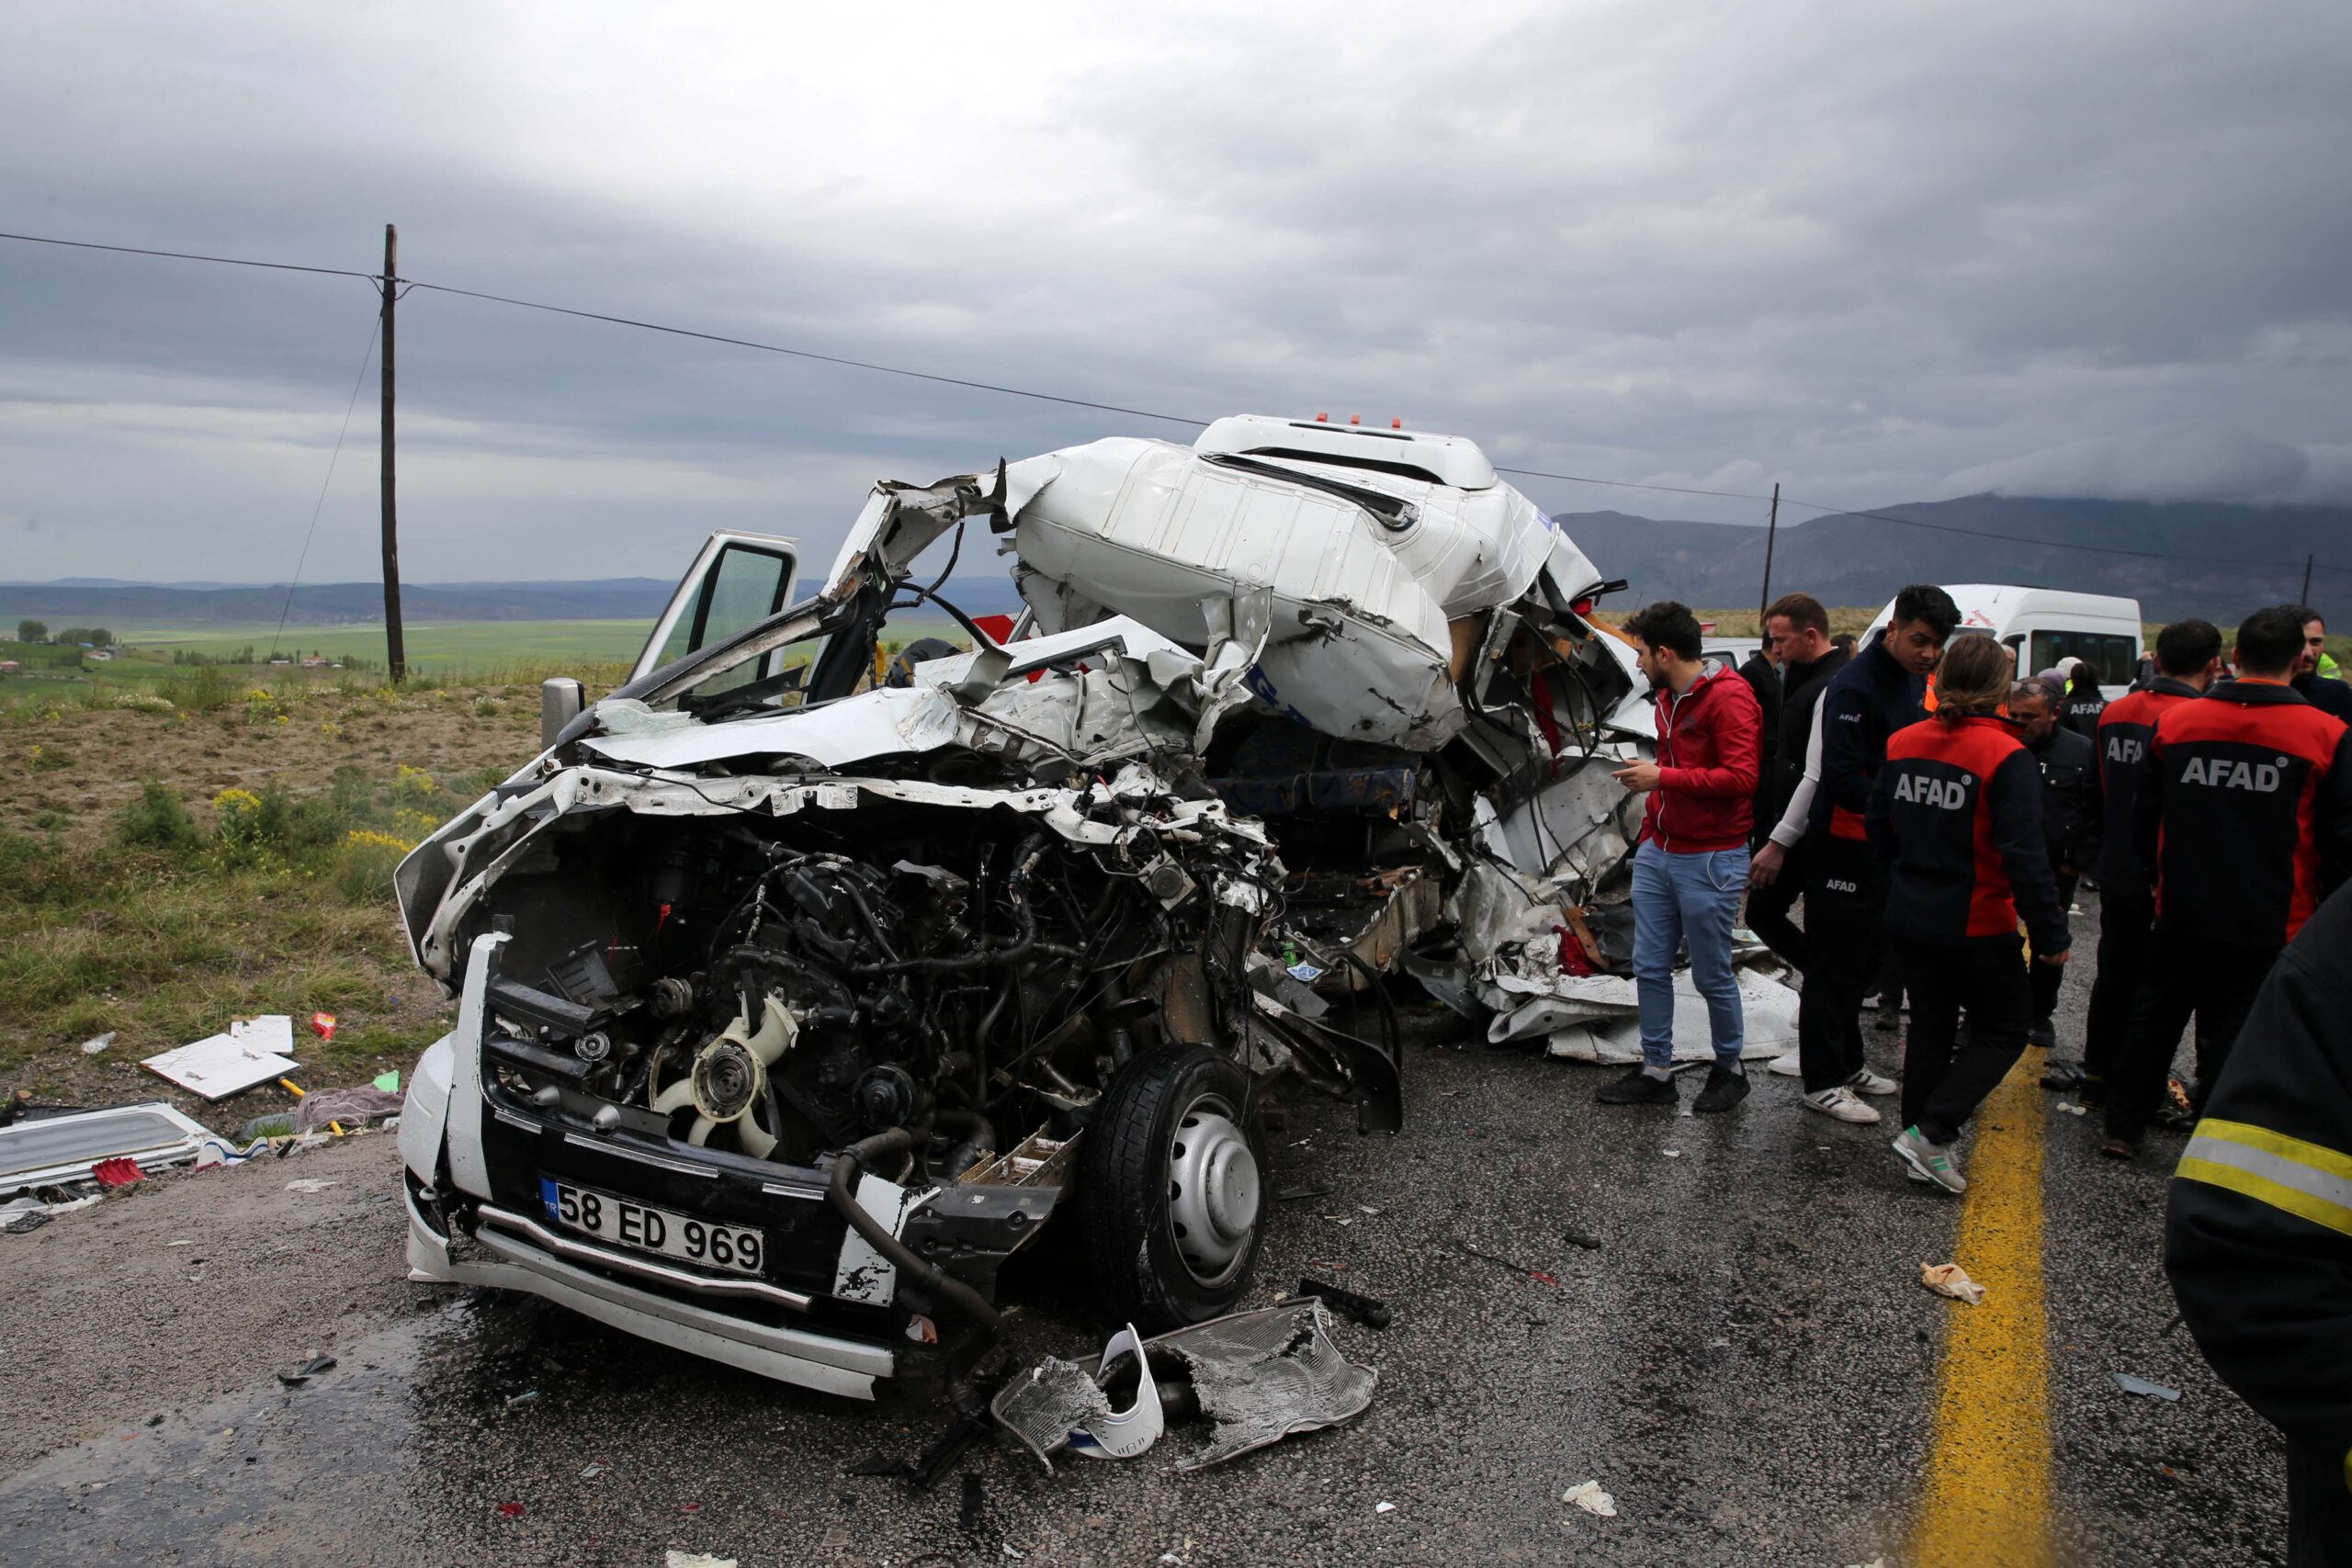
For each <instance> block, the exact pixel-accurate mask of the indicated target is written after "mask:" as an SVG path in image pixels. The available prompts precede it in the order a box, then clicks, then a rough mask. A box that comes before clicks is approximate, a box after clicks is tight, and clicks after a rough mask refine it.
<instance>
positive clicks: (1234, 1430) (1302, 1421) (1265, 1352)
mask: <svg viewBox="0 0 2352 1568" xmlns="http://www.w3.org/2000/svg"><path fill="white" fill-rule="evenodd" d="M1330 1329H1331V1319H1330V1316H1329V1314H1328V1313H1327V1312H1326V1311H1325V1310H1324V1307H1323V1303H1321V1302H1318V1301H1313V1300H1309V1301H1304V1302H1295V1303H1290V1304H1288V1305H1285V1306H1277V1307H1268V1308H1265V1309H1264V1310H1263V1311H1260V1312H1244V1313H1235V1314H1232V1315H1230V1316H1227V1317H1220V1318H1214V1319H1211V1320H1210V1321H1209V1322H1207V1323H1202V1324H1195V1325H1193V1326H1192V1327H1190V1328H1180V1329H1177V1330H1175V1331H1174V1332H1173V1333H1170V1334H1163V1335H1160V1336H1159V1337H1158V1338H1155V1339H1147V1340H1145V1341H1143V1353H1144V1356H1145V1359H1146V1369H1147V1371H1148V1373H1149V1375H1148V1376H1147V1377H1145V1378H1144V1379H1143V1380H1142V1382H1141V1383H1139V1385H1138V1388H1137V1397H1136V1407H1135V1409H1133V1410H1131V1411H1129V1412H1126V1413H1125V1415H1124V1416H1122V1415H1119V1414H1115V1413H1114V1411H1113V1410H1112V1408H1111V1400H1110V1396H1109V1395H1108V1394H1106V1393H1104V1392H1103V1382H1104V1381H1105V1379H1107V1377H1108V1375H1109V1373H1110V1371H1111V1369H1112V1367H1113V1366H1114V1364H1116V1363H1117V1362H1118V1361H1119V1360H1120V1359H1123V1358H1125V1356H1127V1355H1129V1354H1131V1353H1133V1350H1134V1333H1135V1331H1134V1330H1133V1329H1132V1328H1127V1329H1122V1330H1121V1331H1120V1332H1119V1333H1118V1334H1115V1335H1114V1336H1113V1337H1111V1341H1110V1343H1109V1344H1108V1345H1106V1346H1104V1347H1103V1357H1102V1360H1101V1362H1100V1363H1099V1364H1098V1365H1097V1366H1096V1368H1095V1370H1094V1371H1091V1372H1090V1371H1087V1370H1086V1369H1085V1368H1084V1367H1082V1366H1080V1365H1079V1364H1078V1363H1077V1362H1075V1361H1065V1360H1063V1359H1060V1358H1059V1357H1056V1356H1048V1357H1046V1359H1044V1360H1043V1361H1041V1362H1039V1363H1038V1364H1037V1365H1036V1366H1035V1367H1033V1368H1031V1369H1030V1371H1029V1373H1028V1375H1027V1376H1025V1377H1021V1378H1016V1379H1014V1380H1013V1381H1012V1382H1010V1383H1008V1384H1006V1385H1005V1387H1004V1388H1003V1389H1002V1390H1001V1391H1000V1392H999V1393H998V1394H997V1396H996V1398H995V1399H994V1400H992V1401H991V1402H990V1403H989V1410H990V1412H991V1413H992V1414H993V1415H994V1416H996V1419H997V1421H998V1423H999V1424H1000V1425H1001V1426H1002V1427H1004V1429H1005V1430H1006V1431H1008V1432H1011V1433H1012V1435H1013V1437H1014V1438H1017V1439H1018V1440H1019V1441H1020V1443H1021V1445H1022V1446H1023V1448H1025V1449H1027V1450H1029V1451H1030V1452H1031V1453H1034V1454H1035V1455H1036V1456H1037V1458H1038V1459H1039V1460H1040V1461H1043V1462H1044V1464H1045V1466H1046V1469H1047V1470H1051V1469H1053V1467H1054V1462H1053V1460H1052V1458H1051V1457H1050V1456H1051V1455H1053V1454H1055V1453H1057V1452H1058V1451H1060V1450H1062V1449H1064V1448H1066V1447H1070V1446H1072V1445H1073V1443H1074V1441H1078V1442H1079V1446H1080V1451H1091V1447H1090V1446H1088V1445H1094V1444H1099V1445H1100V1446H1101V1447H1102V1448H1103V1450H1104V1451H1105V1452H1106V1453H1108V1454H1109V1455H1110V1457H1114V1458H1122V1459H1124V1458H1130V1457H1132V1456H1133V1455H1135V1454H1138V1453H1141V1452H1142V1451H1143V1450H1145V1449H1147V1448H1148V1447H1150V1446H1151V1443H1152V1441H1155V1440H1157V1438H1158V1428H1157V1423H1156V1420H1154V1419H1151V1417H1156V1416H1157V1415H1158V1411H1159V1401H1158V1396H1157V1393H1156V1391H1153V1388H1152V1385H1153V1382H1154V1380H1155V1379H1157V1378H1159V1377H1161V1376H1165V1375H1167V1373H1168V1372H1169V1371H1170V1370H1173V1369H1176V1368H1181V1369H1182V1371H1184V1372H1185V1373H1186V1374H1187V1375H1188V1376H1189V1377H1190V1379H1191V1381H1192V1385H1193V1394H1194V1396H1195V1397H1196V1398H1197V1399H1198V1400H1199V1402H1200V1407H1201V1413H1202V1414H1203V1415H1204V1416H1208V1417H1209V1418H1210V1419H1211V1420H1212V1421H1214V1422H1215V1423H1216V1426H1215V1428H1214V1429H1213V1430H1212V1431H1211V1433H1210V1434H1209V1438H1208V1441H1206V1442H1205V1443H1204V1444H1202V1445H1201V1446H1200V1447H1199V1448H1197V1449H1195V1450H1193V1451H1192V1452H1191V1453H1189V1454H1187V1455H1185V1457H1184V1458H1182V1459H1181V1460H1179V1461H1177V1462H1176V1468H1177V1469H1178V1470H1186V1471H1190V1470H1205V1469H1207V1468H1208V1467H1209V1466H1211V1465H1215V1464H1223V1463H1224V1462H1225V1461H1227V1460H1230V1459H1237V1458H1238V1457H1239V1456H1241V1455H1242V1454H1246V1453H1249V1452H1250V1451H1251V1450H1255V1449H1262V1448H1264V1447H1266V1446H1267V1445H1268V1444H1270V1443H1275V1442H1279V1441H1281V1440H1282V1439H1283V1438H1287V1437H1289V1436H1291V1435H1292V1434H1293V1433H1295V1432H1313V1431H1317V1430H1319V1429H1320V1428H1322V1427H1336V1426H1338V1425H1340V1423H1341V1422H1343V1421H1351V1420H1353V1419H1354V1418H1355V1417H1356V1416H1361V1415H1363V1412H1364V1411H1365V1410H1366V1409H1367V1408H1368V1407H1369V1406H1370V1405H1371V1404H1372V1391H1373V1388H1374V1385H1375V1384H1376V1383H1378V1382H1379V1381H1380V1374H1379V1372H1377V1371H1374V1369H1372V1368H1370V1367H1365V1366H1359V1365H1357V1364H1356V1363H1355V1362H1353V1361H1351V1360H1349V1359H1347V1357H1345V1356H1344V1355H1342V1354H1340V1348H1339V1346H1338V1345H1336V1344H1334V1343H1333V1342H1332V1339H1331V1333H1330ZM1123 1421H1126V1422H1133V1423H1134V1424H1135V1426H1136V1431H1135V1432H1134V1434H1133V1437H1132V1438H1131V1439H1130V1440H1127V1441H1124V1442H1119V1441H1112V1440H1106V1439H1105V1438H1104V1436H1103V1434H1104V1429H1105V1428H1106V1427H1116V1426H1117V1425H1118V1424H1119V1423H1121V1422H1123ZM1147 1427H1148V1428H1149V1429H1150V1436H1149V1437H1148V1438H1147V1437H1146V1436H1145V1428H1147Z"/></svg>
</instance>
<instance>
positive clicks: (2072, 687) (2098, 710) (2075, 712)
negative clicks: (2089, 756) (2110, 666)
mask: <svg viewBox="0 0 2352 1568" xmlns="http://www.w3.org/2000/svg"><path fill="white" fill-rule="evenodd" d="M2059 662H2060V665H2061V667H2062V668H2063V669H2064V672H2065V676H2066V689H2065V692H2064V694H2062V695H2061V696H2060V697H2059V699H2058V723H2059V725H2060V727H2061V728H2066V729H2071V730H2073V731H2074V732H2075V734H2077V735H2079V736H2081V737H2082V738H2083V739H2086V740H2088V739H2094V738H2095V737H2097V736H2098V720H2099V716H2100V715H2101V714H2103V713H2105V712H2106V711H2107V694H2106V693H2105V692H2102V691H2100V690H2099V687H2098V671H2097V670H2095V669H2093V668H2092V667H2091V661H2090V660H2087V659H2066V660H2060V661H2059Z"/></svg>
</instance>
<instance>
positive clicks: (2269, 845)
mask: <svg viewBox="0 0 2352 1568" xmlns="http://www.w3.org/2000/svg"><path fill="white" fill-rule="evenodd" d="M2132 817H2133V821H2132V840H2133V844H2134V847H2135V848H2137V849H2138V850H2139V852H2140V858H2141V860H2142V861H2143V863H2146V864H2147V865H2150V866H2152V867H2154V870H2155V874H2156V877H2155V879H2156V923H2157V924H2158V925H2160V926H2163V927H2165V929H2167V930H2169V931H2177V932H2184V933H2187V934H2188V935H2190V936H2195V937H2201V938H2203V939H2204V940H2207V941H2210V942H2227V943H2231V944H2233V945H2235V946H2240V947H2273V948H2275V947H2280V946H2283V945H2284V944H2286V943H2287V942H2292V941H2293V940H2294V937H2295V932H2296V931H2298V930H2300V929H2301V926H2302V923H2303V921H2304V919H2306V918H2307V917H2309V915H2310V914H2311V912H2312V909H2313V908H2316V907H2317V906H2318V904H2319V901H2320V899H2321V898H2323V897H2325V896H2326V894H2327V893H2328V891H2329V890H2330V889H2332V888H2333V887H2334V886H2335V884H2336V883H2338V882H2340V881H2342V880H2343V879H2344V874H2345V869H2346V865H2347V864H2348V863H2352V730H2347V729H2346V728H2345V726H2344V723H2343V721H2342V720H2340V719H2335V718H2331V717H2329V716H2327V715H2325V714H2324V713H2322V712H2320V711H2319V710H2318V709H2317V708H2315V707H2313V706H2312V705H2310V704H2309V703H2307V702H2305V701H2303V699H2302V698H2301V696H2300V695H2298V694H2296V692H2295V690H2294V688H2292V687H2291V686H2288V685H2286V684H2284V683H2282V682H2277V681H2260V680H2251V679H2244V678H2241V679H2239V680H2236V681H2232V682H2229V683H2228V684H2226V685H2220V686H2216V687H2214V688H2213V689H2212V690H2211V692H2208V693H2207V694H2205V695H2203V696H2201V697H2199V698H2198V699H2197V700H2196V701H2195V702H2193V703H2180V704H2177V705H2175V706H2173V707H2170V708H2167V709H2166V710H2165V712H2164V714H2163V715H2162V716H2160V717H2159V718H2158V719H2157V720H2156V731H2155V734H2154V736H2153V737H2152V738H2151V739H2149V741H2148V766H2147V771H2146V773H2143V775H2142V776H2141V780H2140V798H2139V801H2138V803H2137V804H2136V806H2135V807H2134V809H2133V812H2132Z"/></svg>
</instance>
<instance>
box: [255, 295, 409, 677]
mask: <svg viewBox="0 0 2352 1568" xmlns="http://www.w3.org/2000/svg"><path fill="white" fill-rule="evenodd" d="M383 325H384V318H383V317H382V316H381V315H380V314H379V315H378V316H377V317H376V321H375V324H374V325H373V326H371V327H369V328H368V346H367V348H366V349H364V350H363V351H362V352H361V353H360V355H359V374H358V375H356V376H355V377H353V378H352V380H351V400H350V401H349V402H348V403H345V405H344V409H343V428H342V429H341V430H338V431H336V432H335V433H334V451H333V452H331V453H329V454H327V477H326V478H325V479H322V480H321V481H319V499H318V502H317V504H315V505H313V506H312V507H311V525H310V526H309V527H308V528H305V529H303V530H302V553H301V554H300V555H298V556H296V557H295V558H294V576H293V578H292V580H291V581H288V583H287V584H286V604H285V605H284V606H283V607H282V608H281V609H279V611H278V612H277V630H276V631H274V632H272V633H270V634H269V651H270V652H272V653H276V652H277V639H278V638H279V637H283V636H284V635H285V634H286V617H287V616H288V615H292V614H293V613H294V590H295V588H296V587H297V586H298V585H300V582H301V581H302V563H303V562H304V561H307V560H309V559H310V558H311V536H312V535H313V534H316V533H317V532H318V531H319V513H322V512H323V511H325V510H326V504H327V487H328V486H329V485H332V484H333V483H334V465H335V460H336V459H337V458H339V457H342V456H343V438H344V437H345V436H346V435H348V434H351V414H352V411H353V410H355V409H356V408H357V407H358V406H359V389H360V388H361V387H363V386H365V385H366V384H367V381H368V361H369V360H371V359H373V358H375V357H376V334H377V333H379V332H380V331H382V330H383Z"/></svg>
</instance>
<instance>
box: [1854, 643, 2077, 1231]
mask: <svg viewBox="0 0 2352 1568" xmlns="http://www.w3.org/2000/svg"><path fill="white" fill-rule="evenodd" d="M2008 691H2009V654H2008V650H2007V649H2004V648H2003V647H2002V646H2001V645H2000V644H1999V643H1996V642H1995V641H1994V640H1993V639H1992V638H1991V637H1962V638H1960V639H1959V640H1958V641H1956V642H1954V643H1953V644H1952V645H1951V647H1950V648H1949V649H1945V650H1944V656H1943V660H1942V662H1941V663H1939V665H1938V666H1937V667H1936V714H1935V716H1934V717H1933V718H1930V719H1928V720H1927V721H1926V722H1924V723H1921V724H1915V725H1912V726H1910V727H1909V728H1905V729H1901V730H1898V731H1896V732H1895V734H1894V738H1893V739H1890V740H1889V741H1888V742H1887V744H1886V761H1885V764H1884V766H1883V767H1881V768H1880V769H1879V773H1878V781H1877V783H1876V784H1874V785H1873V786H1872V787H1871V799H1870V811H1869V818H1868V830H1869V834H1870V844H1871V850H1872V851H1873V852H1875V853H1876V854H1877V856H1878V858H1879V860H1880V861H1881V862H1882V863H1883V864H1884V865H1885V867H1886V877H1887V898H1886V932H1887V940H1888V941H1889V942H1891V943H1892V944H1893V946H1894V951H1895V956H1896V960H1897V962H1898V963H1899V964H1901V966H1902V970H1903V983H1904V986H1905V988H1907V989H1908V990H1909V991H1910V993H1911V1033H1910V1038H1909V1040H1908V1042H1907V1043H1906V1044H1905V1050H1904V1055H1903V1122H1904V1127H1903V1134H1902V1135H1901V1136H1900V1137H1898V1138H1896V1139H1895V1140H1894V1152H1895V1153H1896V1154H1897V1155H1898V1156H1901V1157H1902V1160H1903V1163H1904V1164H1905V1166H1906V1167H1907V1168H1908V1170H1909V1175H1910V1176H1911V1178H1912V1179H1913V1180H1915V1181H1924V1182H1932V1183H1934V1184H1935V1185H1936V1186H1938V1187H1940V1188H1942V1189H1943V1190H1946V1191H1947V1192H1959V1191H1962V1190H1964V1189H1966V1187H1967V1186H1968V1182H1967V1179H1965V1178H1963V1177H1962V1175H1961V1172H1960V1160H1959V1156H1958V1155H1957V1153H1956V1152H1955V1151H1954V1149H1953V1146H1952V1145H1954V1144H1955V1143H1957V1142H1958V1141H1959V1138H1960V1131H1961V1129H1962V1127H1963V1126H1965V1125H1967V1122H1968V1119H1969V1118H1970V1117H1971V1116H1973V1115H1974V1114H1975V1112H1976V1108H1977V1107H1978V1106H1979V1105H1982V1104H1983V1103H1984V1102H1985V1096H1986V1095H1988V1094H1990V1093H1992V1092H1993V1089H1994V1088H1995V1086H1996V1085H1997V1084H1999V1082H2000V1081H2001V1077H2002V1075H2004V1074H2006V1073H2007V1071H2008V1070H2009V1068H2010V1067H2012V1066H2015V1065H2016V1064H2017V1059H2018V1057H2019V1056H2020V1055H2024V1053H2025V1040H2026V1027H2027V1024H2028V1022H2029V1021H2030V1018H2031V1014H2030V1011H2029V1009H2030V1007H2031V1005H2032V998H2031V991H2030V987H2029V985H2028V982H2027V979H2026V965H2025V958H2024V955H2023V954H2022V953H2019V952H2018V919H2019V918H2020V917H2022V918H2023V919H2024V921H2025V926H2026V931H2027V932H2028V933H2029V934H2030V936H2031V937H2032V939H2033V951H2034V961H2035V966H2036V967H2038V968H2044V969H2049V970H2051V971H2052V973H2055V972H2057V967H2058V965H2060V964H2064V963H2065V962H2066V956H2067V945H2068V944H2067V938H2066V906H2065V905H2064V903H2062V902H2061V901H2060V899H2059V897H2058V886H2057V882H2056V880H2055V879H2054V878H2053V876H2052V874H2051V870H2050V852H2049V849H2048V847H2047V845H2046V844H2045V842H2044V840H2043V834H2042V826H2041V823H2042V804H2041V801H2042V794H2043V791H2042V784H2041V774H2040V773H2039V772H2038V771H2037V770H2036V768H2035V767H2034V761H2033V754H2032V753H2031V752H2030V751H2029V750H2027V749H2026V747H2025V745H2024V743H2023V742H2021V741H2020V740H2018V738H2017V735H2016V733H2015V731H2014V730H2013V729H2012V728H2010V726H2009V724H2008V723H2007V721H2006V720H2004V719H2003V718H2001V717H2000V707H2001V702H2002V699H2003V698H2004V697H2006V696H2007V694H2008ZM1963 1009H1964V1010H1966V1011H1967V1013H1968V1043H1967V1044H1966V1045H1964V1046H1959V1045H1958V1042H1959V1038H1960V1015H1961V1012H1962V1010H1963ZM1956 1046H1957V1047H1958V1048H1957V1049H1956V1048H1955V1047H1956Z"/></svg>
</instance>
